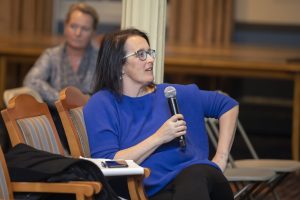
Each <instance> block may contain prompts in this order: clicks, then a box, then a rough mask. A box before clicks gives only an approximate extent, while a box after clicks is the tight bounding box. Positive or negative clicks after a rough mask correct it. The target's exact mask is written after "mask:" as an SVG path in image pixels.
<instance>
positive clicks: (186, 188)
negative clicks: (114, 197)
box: [150, 164, 233, 200]
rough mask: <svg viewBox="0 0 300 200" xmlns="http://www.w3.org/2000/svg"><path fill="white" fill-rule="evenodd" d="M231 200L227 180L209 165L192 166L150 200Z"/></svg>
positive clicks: (231, 194) (231, 195)
mask: <svg viewBox="0 0 300 200" xmlns="http://www.w3.org/2000/svg"><path fill="white" fill-rule="evenodd" d="M183 199H184V200H197V199H199V200H200V199H201V200H233V193H232V191H231V188H230V185H229V183H228V181H227V179H226V178H225V177H224V175H223V173H222V172H221V171H219V170H218V169H216V168H214V167H212V166H209V165H201V164H197V165H192V166H190V167H188V168H186V169H184V170H182V172H180V173H179V174H178V175H177V177H176V178H175V179H174V180H173V181H172V182H171V183H169V184H168V185H167V186H166V187H165V188H164V189H162V190H161V191H160V192H158V193H157V194H156V195H154V196H152V197H150V200H183Z"/></svg>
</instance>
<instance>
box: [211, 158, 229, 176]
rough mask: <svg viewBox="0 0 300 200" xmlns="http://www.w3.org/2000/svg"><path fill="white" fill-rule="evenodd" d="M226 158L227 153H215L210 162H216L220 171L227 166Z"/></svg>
mask: <svg viewBox="0 0 300 200" xmlns="http://www.w3.org/2000/svg"><path fill="white" fill-rule="evenodd" d="M227 159H228V155H220V154H216V155H215V156H214V157H213V159H212V162H214V163H216V164H217V165H218V166H219V167H220V169H221V170H222V172H224V171H225V169H226V166H227Z"/></svg>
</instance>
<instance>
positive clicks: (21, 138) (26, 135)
mask: <svg viewBox="0 0 300 200" xmlns="http://www.w3.org/2000/svg"><path fill="white" fill-rule="evenodd" d="M1 114H2V117H3V120H4V123H5V126H6V128H7V131H8V135H9V138H10V141H11V143H12V146H15V145H16V144H19V143H25V144H27V145H30V146H32V147H34V148H36V149H39V150H44V151H48V152H51V153H55V154H61V155H65V152H64V149H63V146H62V144H61V141H60V139H59V136H58V133H57V130H56V128H55V125H54V122H53V120H52V117H51V114H50V111H49V109H48V106H47V104H46V103H40V102H38V101H37V100H36V99H35V98H34V97H33V96H31V95H29V94H19V95H17V96H15V97H13V98H12V99H10V100H9V102H8V105H7V108H6V109H4V110H2V111H1Z"/></svg>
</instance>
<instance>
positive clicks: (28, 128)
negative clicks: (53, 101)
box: [1, 94, 100, 192]
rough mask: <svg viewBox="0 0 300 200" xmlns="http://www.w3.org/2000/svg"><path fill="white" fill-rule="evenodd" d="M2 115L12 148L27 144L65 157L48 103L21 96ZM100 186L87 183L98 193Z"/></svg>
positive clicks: (9, 104)
mask: <svg viewBox="0 0 300 200" xmlns="http://www.w3.org/2000/svg"><path fill="white" fill-rule="evenodd" d="M1 114H2V117H3V120H4V123H5V126H6V128H7V130H8V135H9V138H10V141H11V144H12V146H15V145H17V144H19V143H25V144H27V145H29V146H32V147H34V148H36V149H39V150H43V151H47V152H50V153H54V154H60V155H65V152H64V149H63V146H62V144H61V142H60V139H59V136H58V133H57V130H56V128H55V125H54V122H53V120H52V117H51V114H50V111H49V109H48V106H47V104H46V103H41V102H38V101H37V100H36V99H35V98H34V97H33V96H31V95H30V94H19V95H17V96H15V97H13V98H12V99H10V100H9V102H8V105H7V108H6V109H4V110H2V111H1ZM82 184H83V183H82ZM99 184H100V183H97V182H89V181H87V183H86V185H87V186H86V187H88V185H90V186H92V187H94V192H96V191H98V188H99ZM74 188H75V187H74ZM52 190H53V189H52ZM98 192H99V191H98Z"/></svg>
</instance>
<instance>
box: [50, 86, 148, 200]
mask: <svg viewBox="0 0 300 200" xmlns="http://www.w3.org/2000/svg"><path fill="white" fill-rule="evenodd" d="M88 99H89V96H88V95H84V94H83V93H82V92H81V91H80V90H79V89H77V88H75V87H72V86H70V87H67V88H65V89H64V90H62V91H61V92H60V95H59V100H58V101H56V102H55V105H56V108H57V110H58V113H59V116H60V118H61V121H62V124H63V127H64V129H65V132H66V136H67V140H68V144H69V147H70V151H71V155H72V156H74V157H79V156H83V157H91V154H90V151H89V143H88V137H87V133H86V128H85V123H84V118H83V112H82V107H83V106H84V105H85V104H86V102H87V101H88ZM149 175H150V170H149V169H147V168H145V171H144V176H140V175H138V176H137V175H132V176H128V177H127V183H128V189H129V193H130V197H131V199H132V200H135V199H140V200H142V199H147V197H146V195H145V192H144V187H143V179H144V178H145V177H148V176H149Z"/></svg>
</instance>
